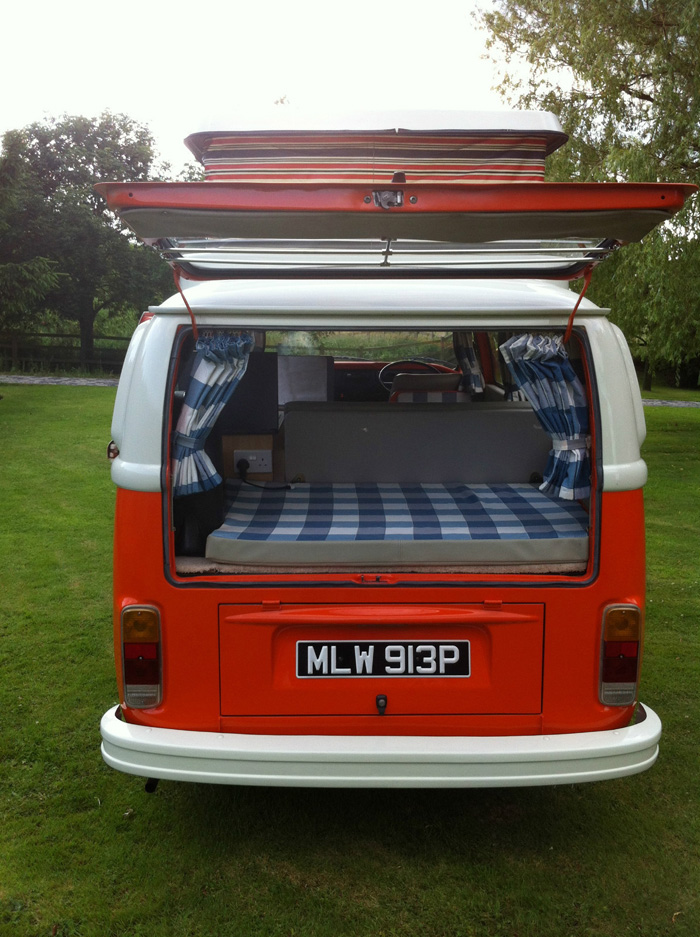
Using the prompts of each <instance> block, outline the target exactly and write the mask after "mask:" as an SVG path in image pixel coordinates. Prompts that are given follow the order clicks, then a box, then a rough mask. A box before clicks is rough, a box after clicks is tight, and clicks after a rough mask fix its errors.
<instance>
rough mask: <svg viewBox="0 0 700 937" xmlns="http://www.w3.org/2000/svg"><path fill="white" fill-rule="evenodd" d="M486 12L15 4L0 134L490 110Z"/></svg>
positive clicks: (0, 77)
mask: <svg viewBox="0 0 700 937" xmlns="http://www.w3.org/2000/svg"><path fill="white" fill-rule="evenodd" d="M490 3H491V0H462V2H459V0H428V2H425V0H423V2H421V3H420V4H419V3H418V2H416V0H403V2H402V0H391V2H385V3H382V2H381V0H374V2H372V0H345V2H343V3H340V2H338V0H335V2H334V0H327V2H325V3H324V2H322V0H289V2H288V3H285V2H280V0H260V2H259V3H257V4H255V3H254V2H251V0H245V2H243V0H228V2H226V0H223V2H221V0H218V2H217V0H214V2H212V0H210V2H208V3H203V2H201V0H200V2H199V3H197V2H196V0H189V2H188V3H182V2H180V0H171V2H164V3H159V2H153V0H139V2H135V0H116V2H115V0H112V2H111V3H105V2H103V0H102V2H101V0H92V2H84V0H62V2H50V3H47V2H45V0H35V2H31V0H30V2H27V0H25V2H21V0H15V2H13V3H12V4H11V5H8V7H7V8H6V9H5V10H4V11H3V14H2V26H3V39H4V41H3V51H2V55H1V56H0V87H2V88H3V94H2V100H1V103H0V134H1V133H3V132H4V131H5V130H9V129H14V128H20V127H23V126H25V125H26V124H29V123H32V122H33V121H36V120H42V119H43V118H45V117H49V116H58V115H60V114H64V113H67V114H81V115H84V116H86V117H94V116H97V115H98V114H100V113H101V112H102V111H103V110H105V109H108V110H110V111H112V112H113V113H124V114H127V115H129V116H130V117H132V118H134V119H136V120H138V121H140V122H143V123H145V124H147V125H148V126H149V127H150V129H151V131H152V133H153V135H154V137H155V139H156V144H157V147H158V149H159V151H160V154H161V156H162V157H163V158H165V159H168V160H169V161H170V162H171V163H172V164H173V167H174V168H176V169H177V168H179V167H180V165H181V164H182V163H184V162H186V161H187V160H188V159H190V158H191V157H190V154H189V151H188V150H187V149H186V148H185V147H184V145H183V144H182V140H183V139H184V138H185V137H186V136H187V135H188V134H189V133H192V132H194V131H196V130H199V129H202V128H204V127H210V126H212V124H214V123H215V124H218V129H226V128H227V127H228V126H232V125H233V124H234V121H235V118H236V115H237V114H241V113H249V112H251V111H257V110H260V109H268V108H270V109H273V105H274V102H275V100H276V99H278V98H280V97H282V96H283V95H286V97H287V99H288V100H289V102H290V104H291V105H292V106H295V107H299V108H302V109H304V110H305V111H306V110H320V111H323V112H327V111H331V112H343V111H348V110H399V109H401V110H411V109H422V110H449V109H456V110H500V109H503V108H504V107H505V106H506V105H505V104H504V103H503V101H502V100H501V98H500V97H499V96H498V94H497V93H496V92H495V91H493V90H492V88H493V86H494V85H495V84H496V82H497V75H496V74H495V72H494V69H493V67H492V66H491V65H490V63H488V62H486V61H485V60H484V59H483V58H482V55H483V53H484V47H485V34H484V33H482V32H480V31H479V30H477V28H476V25H475V23H474V21H473V19H472V17H471V15H470V14H471V12H472V11H473V10H474V9H475V8H476V7H477V6H479V5H482V6H483V5H486V4H490Z"/></svg>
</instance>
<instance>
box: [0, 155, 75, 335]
mask: <svg viewBox="0 0 700 937" xmlns="http://www.w3.org/2000/svg"><path fill="white" fill-rule="evenodd" d="M35 181H36V180H35V179H34V178H33V177H32V176H31V174H30V173H27V172H26V171H25V169H24V167H23V165H22V163H21V161H20V160H19V159H18V158H17V154H16V152H12V150H10V151H8V152H7V153H6V154H5V155H4V156H3V157H2V159H0V329H1V330H3V331H5V332H7V331H10V330H12V329H16V328H26V326H27V322H28V321H31V320H32V319H33V318H34V317H35V316H36V315H37V313H38V311H39V310H40V309H41V305H42V303H43V301H44V299H45V298H46V296H47V295H48V294H49V293H50V292H51V290H53V289H55V288H56V287H57V286H58V283H59V276H60V275H59V273H58V272H57V270H56V265H55V263H53V262H52V261H51V260H49V259H48V258H47V257H42V256H30V257H27V256H26V254H27V251H26V246H27V243H28V242H30V243H31V242H34V240H35V238H36V236H37V232H38V230H39V226H38V219H39V218H40V217H41V214H42V212H43V207H44V205H43V199H42V197H41V193H40V192H39V190H38V187H37V186H36V185H35V184H33V183H35Z"/></svg>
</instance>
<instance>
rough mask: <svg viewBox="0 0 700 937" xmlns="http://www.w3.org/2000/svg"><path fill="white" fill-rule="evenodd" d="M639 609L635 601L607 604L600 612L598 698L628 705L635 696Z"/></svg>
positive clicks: (618, 704) (638, 644) (638, 654)
mask: <svg viewBox="0 0 700 937" xmlns="http://www.w3.org/2000/svg"><path fill="white" fill-rule="evenodd" d="M641 646H642V613H641V610H640V609H639V608H638V607H637V606H636V605H611V606H609V607H608V608H606V609H605V612H604V614H603V648H602V657H601V666H600V701H601V703H604V704H605V705H606V706H629V705H631V704H632V703H634V702H635V700H636V699H637V688H638V683H639V657H640V651H641Z"/></svg>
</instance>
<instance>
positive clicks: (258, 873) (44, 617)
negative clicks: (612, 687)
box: [0, 386, 700, 937]
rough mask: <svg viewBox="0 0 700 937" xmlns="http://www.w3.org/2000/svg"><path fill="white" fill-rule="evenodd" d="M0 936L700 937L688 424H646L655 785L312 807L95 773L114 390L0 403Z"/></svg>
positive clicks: (109, 667)
mask: <svg viewBox="0 0 700 937" xmlns="http://www.w3.org/2000/svg"><path fill="white" fill-rule="evenodd" d="M1 392H2V394H3V395H4V399H3V400H2V401H1V402H0V438H1V439H2V458H1V459H0V489H1V491H2V504H3V513H2V525H1V528H0V551H1V555H0V564H1V565H0V569H2V589H1V590H0V757H1V759H2V768H1V772H0V817H1V818H2V822H0V934H2V935H4V934H8V935H9V934H12V935H17V937H23V935H41V937H50V935H53V937H57V935H58V937H68V935H99V937H108V935H115V937H116V935H119V937H127V935H128V937H140V935H144V937H145V935H148V937H165V935H168V937H185V935H224V937H225V935H240V937H258V935H260V937H263V935H265V937H267V935H270V937H272V935H279V937H283V935H284V937H293V935H297V937H299V935H303V937H325V935H328V937H331V935H363V937H364V935H368V937H369V935H371V937H390V935H416V937H417V935H421V937H476V935H488V937H570V935H571V937H583V935H594V937H633V935H634V937H665V935H674V937H686V935H688V937H691V935H692V937H697V935H698V934H699V933H700V903H699V888H700V828H699V827H700V824H699V819H698V805H699V804H700V780H699V771H698V752H699V750H700V726H699V717H700V712H699V709H700V707H699V706H698V686H699V684H700V679H699V678H700V655H699V650H700V648H699V640H698V622H699V621H700V600H699V598H698V595H699V594H700V593H699V588H698V587H699V585H700V572H699V570H698V562H699V558H700V533H699V531H700V498H699V497H698V496H699V495H700V458H699V454H700V409H673V410H668V409H662V408H659V409H653V410H648V411H647V414H646V415H647V420H648V424H649V438H648V442H647V444H646V450H645V454H646V458H647V459H648V462H649V465H650V469H651V481H650V483H649V487H648V498H647V504H648V520H649V523H648V531H649V537H648V545H649V559H650V570H649V573H650V574H649V614H648V619H647V644H646V658H645V674H644V678H643V693H642V697H643V699H644V700H646V701H648V703H649V704H650V705H651V706H652V707H653V708H654V709H656V710H657V712H659V714H660V715H661V716H662V718H663V720H664V726H665V731H664V736H663V739H662V751H661V756H660V759H659V761H658V763H657V765H656V766H655V767H654V768H653V769H652V770H651V771H650V772H648V773H646V774H642V775H638V776H636V777H633V778H628V779H625V780H620V781H609V782H604V783H600V784H591V785H583V786H580V787H554V788H539V789H538V788H533V789H512V790H484V791H438V792H435V791H378V792H374V791H342V790H341V791H314V790H291V789H290V790H284V789H265V788H260V789H252V788H251V789H247V788H225V787H216V786H212V787H209V786H206V785H187V784H177V783H168V782H164V783H162V784H161V786H160V787H159V789H158V791H157V793H156V794H155V795H153V796H149V795H147V794H145V793H144V792H143V783H142V781H140V780H139V779H137V778H133V777H128V776H126V775H121V774H118V773H116V772H114V771H112V770H111V769H109V768H107V767H106V766H105V765H104V764H103V762H102V760H101V758H100V755H99V729H98V725H99V719H100V716H101V714H102V713H103V711H104V710H105V709H106V708H107V706H109V705H110V704H112V703H114V702H116V689H115V682H114V674H113V661H112V651H111V624H110V552H111V511H112V499H113V491H112V485H111V482H110V479H109V471H108V465H107V460H106V458H105V456H104V453H105V447H106V444H107V442H108V441H109V423H110V410H111V406H112V402H113V399H114V390H113V389H109V388H83V387H26V386H6V387H3V388H2V391H1Z"/></svg>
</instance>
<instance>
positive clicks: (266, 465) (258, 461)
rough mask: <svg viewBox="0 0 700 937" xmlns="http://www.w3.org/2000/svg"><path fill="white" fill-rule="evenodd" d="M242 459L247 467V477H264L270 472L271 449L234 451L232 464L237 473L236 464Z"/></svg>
mask: <svg viewBox="0 0 700 937" xmlns="http://www.w3.org/2000/svg"><path fill="white" fill-rule="evenodd" d="M241 459H244V460H245V461H246V462H247V463H248V464H249V465H250V468H249V469H248V474H249V475H265V474H268V473H270V472H272V450H271V449H234V451H233V464H234V466H235V467H236V472H238V463H239V462H240V461H241Z"/></svg>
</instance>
